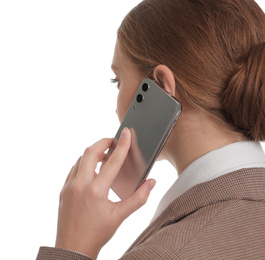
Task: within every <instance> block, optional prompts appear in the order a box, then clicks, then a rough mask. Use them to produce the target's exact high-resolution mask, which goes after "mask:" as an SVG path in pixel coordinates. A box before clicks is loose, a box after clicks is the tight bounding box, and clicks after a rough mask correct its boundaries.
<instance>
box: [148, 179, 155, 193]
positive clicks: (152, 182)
mask: <svg viewBox="0 0 265 260" xmlns="http://www.w3.org/2000/svg"><path fill="white" fill-rule="evenodd" d="M155 185H156V181H155V180H150V181H149V183H148V185H147V188H148V189H149V191H151V190H152V189H153V188H154V187H155Z"/></svg>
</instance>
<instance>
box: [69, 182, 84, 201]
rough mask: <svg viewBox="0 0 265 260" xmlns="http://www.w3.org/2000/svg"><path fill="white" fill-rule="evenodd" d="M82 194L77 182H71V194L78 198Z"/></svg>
mask: <svg viewBox="0 0 265 260" xmlns="http://www.w3.org/2000/svg"><path fill="white" fill-rule="evenodd" d="M82 194H83V187H82V186H81V185H80V184H79V183H78V182H75V183H73V184H72V187H71V196H72V197H74V198H80V197H81V196H82Z"/></svg>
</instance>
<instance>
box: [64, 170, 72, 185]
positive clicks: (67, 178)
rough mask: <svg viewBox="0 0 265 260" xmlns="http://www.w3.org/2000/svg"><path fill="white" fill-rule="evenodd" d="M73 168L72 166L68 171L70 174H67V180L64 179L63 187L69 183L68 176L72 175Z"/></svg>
mask: <svg viewBox="0 0 265 260" xmlns="http://www.w3.org/2000/svg"><path fill="white" fill-rule="evenodd" d="M73 168H74V166H73V167H72V168H71V170H70V172H69V174H68V175H67V178H66V180H65V182H64V186H65V185H66V184H67V182H68V181H69V179H70V176H71V174H72V171H73Z"/></svg>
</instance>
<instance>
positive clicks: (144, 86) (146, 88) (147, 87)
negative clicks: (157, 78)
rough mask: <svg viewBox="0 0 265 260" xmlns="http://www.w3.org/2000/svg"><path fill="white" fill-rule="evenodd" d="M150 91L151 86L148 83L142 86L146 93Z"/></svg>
mask: <svg viewBox="0 0 265 260" xmlns="http://www.w3.org/2000/svg"><path fill="white" fill-rule="evenodd" d="M148 89H149V85H148V84H147V83H144V84H143V86H142V90H143V91H144V92H146V91H147V90H148Z"/></svg>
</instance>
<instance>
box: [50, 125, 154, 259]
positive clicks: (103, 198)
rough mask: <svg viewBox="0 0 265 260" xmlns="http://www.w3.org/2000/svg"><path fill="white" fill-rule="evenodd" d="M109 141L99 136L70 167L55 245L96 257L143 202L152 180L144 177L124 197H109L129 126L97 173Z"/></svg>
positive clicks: (128, 138)
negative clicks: (114, 198)
mask: <svg viewBox="0 0 265 260" xmlns="http://www.w3.org/2000/svg"><path fill="white" fill-rule="evenodd" d="M111 142H112V139H102V140H100V141H98V142H97V143H95V144H94V145H92V146H91V147H89V148H87V149H86V150H85V152H84V154H83V156H82V157H80V158H79V159H78V161H77V162H76V164H75V166H73V168H72V169H71V172H70V173H69V175H68V177H67V179H66V182H65V185H64V187H63V189H62V191H61V194H60V205H59V215H58V228H57V238H56V245H55V247H59V248H64V249H69V250H74V251H78V252H80V253H83V254H85V255H87V256H89V257H92V258H93V259H96V258H97V255H98V253H99V251H100V249H101V248H102V247H103V246H104V244H106V243H107V242H108V240H109V239H110V238H111V237H112V236H113V235H114V233H115V231H116V230H117V228H118V227H119V226H120V224H121V223H122V222H123V220H124V219H126V218H127V217H128V216H129V215H130V214H132V213H133V212H134V211H136V210H137V209H139V208H140V207H141V206H143V205H144V204H145V202H146V200H147V198H148V196H149V193H150V191H151V190H152V188H153V187H154V185H155V181H154V180H148V181H146V182H145V183H144V184H143V185H141V187H140V188H139V189H138V190H137V191H136V192H135V193H134V194H133V195H132V196H130V197H129V198H127V199H126V200H124V201H120V202H116V203H114V202H112V201H110V200H108V192H109V189H110V186H111V184H112V182H113V180H114V179H115V177H116V175H117V174H118V172H119V169H120V167H121V166H122V164H123V162H124V160H125V157H126V155H127V153H128V150H129V147H130V144H131V133H130V131H129V129H127V128H125V129H124V130H123V132H122V134H121V137H120V140H119V142H118V145H117V146H116V148H115V150H114V151H113V153H112V154H111V156H110V157H109V159H108V160H107V161H106V162H105V163H104V165H103V166H102V167H101V169H100V172H99V173H98V174H97V173H96V172H95V169H96V167H97V163H98V162H102V161H103V159H104V157H105V155H106V154H105V153H104V152H105V151H106V150H107V149H108V148H109V147H110V145H111Z"/></svg>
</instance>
